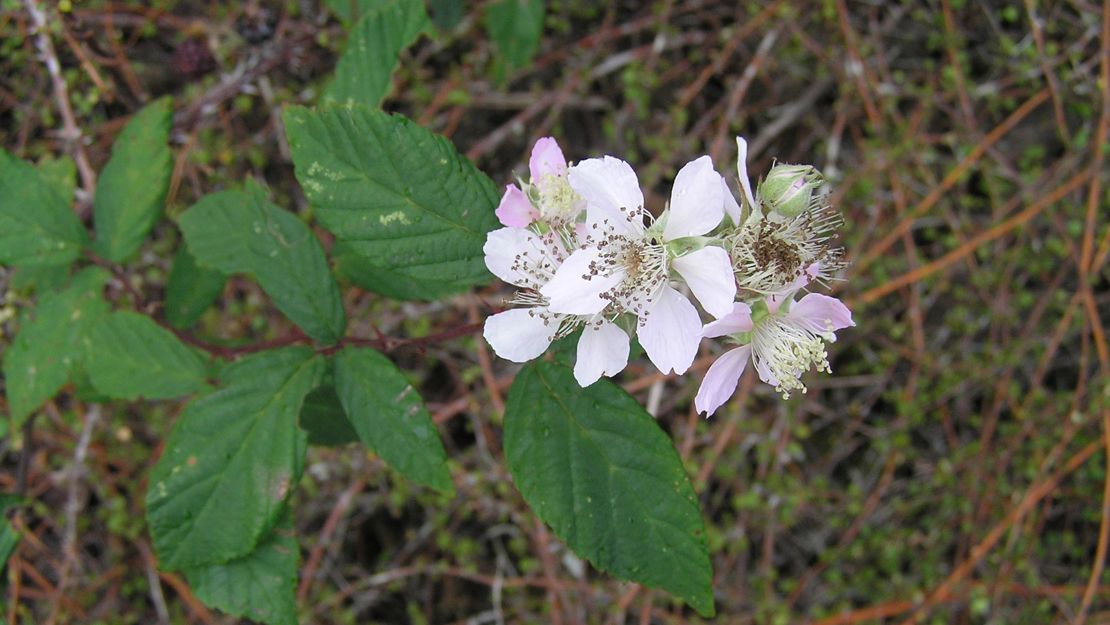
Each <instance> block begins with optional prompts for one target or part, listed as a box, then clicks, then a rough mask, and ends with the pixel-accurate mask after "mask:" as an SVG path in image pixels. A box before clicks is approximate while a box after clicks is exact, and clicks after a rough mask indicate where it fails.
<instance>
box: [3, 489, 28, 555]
mask: <svg viewBox="0 0 1110 625" xmlns="http://www.w3.org/2000/svg"><path fill="white" fill-rule="evenodd" d="M24 503H25V501H24V500H23V498H22V497H18V496H16V495H0V571H3V570H4V565H5V564H7V562H8V558H9V557H11V555H12V553H13V552H14V551H15V547H16V545H18V544H19V532H17V531H16V530H15V527H13V526H12V524H11V523H9V522H8V520H7V514H8V508H12V507H15V506H21V505H23V504H24Z"/></svg>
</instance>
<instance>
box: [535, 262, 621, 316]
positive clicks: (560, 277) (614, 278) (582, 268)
mask: <svg viewBox="0 0 1110 625" xmlns="http://www.w3.org/2000/svg"><path fill="white" fill-rule="evenodd" d="M600 255H601V252H600V251H599V250H598V249H597V248H596V247H585V248H582V249H580V250H576V251H575V252H574V253H573V254H571V255H570V256H568V257H567V259H566V260H565V261H563V264H562V265H560V266H559V269H558V271H556V272H555V277H553V278H551V281H550V282H548V283H547V284H545V285H543V288H541V289H540V293H541V294H542V295H543V296H544V297H546V298H548V301H549V304H548V308H549V309H550V310H551V311H552V312H557V313H566V314H571V315H593V314H597V313H599V312H601V310H602V309H603V308H605V305H606V304H608V303H609V301H608V300H605V299H602V298H601V297H600V296H601V294H602V293H604V292H606V291H608V290H609V289H611V288H613V287H615V286H617V285H618V284H620V283H621V281H622V280H624V271H612V272H611V273H610V274H609V275H594V274H593V273H592V270H591V267H590V265H591V264H595V263H598V262H600V261H599V260H598V258H599V256H600ZM593 270H596V267H594V268H593Z"/></svg>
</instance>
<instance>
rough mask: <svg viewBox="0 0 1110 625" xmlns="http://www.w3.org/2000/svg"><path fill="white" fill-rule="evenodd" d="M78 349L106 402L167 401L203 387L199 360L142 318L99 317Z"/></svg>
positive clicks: (118, 314)
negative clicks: (112, 399)
mask: <svg viewBox="0 0 1110 625" xmlns="http://www.w3.org/2000/svg"><path fill="white" fill-rule="evenodd" d="M84 344H85V365H86V366H85V369H86V371H87V372H88V374H89V379H90V380H91V381H92V384H93V386H94V387H95V388H96V390H98V391H100V392H101V393H103V394H104V395H106V396H108V397H111V398H114V399H136V398H138V397H145V398H146V399H169V398H171V397H180V396H182V395H188V394H189V393H192V392H194V391H196V390H199V389H200V388H201V387H202V386H204V372H205V364H204V359H202V358H201V357H200V356H199V355H198V354H197V353H196V352H195V351H193V350H191V349H189V348H188V347H186V346H185V345H184V344H183V343H182V342H181V341H180V340H178V338H177V337H176V336H174V335H173V333H172V332H170V331H169V330H166V329H165V328H162V327H160V326H159V325H158V324H156V323H154V321H153V320H152V319H151V318H150V317H147V316H146V315H141V314H139V313H134V312H130V311H121V312H114V313H111V314H109V315H105V316H104V317H103V318H101V319H100V320H98V321H97V322H96V323H94V324H93V325H92V326H91V328H90V329H89V331H88V333H87V334H86V336H85V340H84Z"/></svg>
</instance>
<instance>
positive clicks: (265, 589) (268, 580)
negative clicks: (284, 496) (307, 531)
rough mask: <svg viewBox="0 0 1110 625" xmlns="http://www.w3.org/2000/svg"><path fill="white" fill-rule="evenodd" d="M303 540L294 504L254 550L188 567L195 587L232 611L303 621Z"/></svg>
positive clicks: (287, 623) (280, 623) (278, 622)
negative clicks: (299, 541)
mask: <svg viewBox="0 0 1110 625" xmlns="http://www.w3.org/2000/svg"><path fill="white" fill-rule="evenodd" d="M299 555H300V554H299V551H298V548H297V540H296V538H295V537H294V533H293V523H292V521H291V520H290V514H289V511H288V509H286V510H285V512H284V513H282V515H281V517H280V520H279V521H278V524H277V526H276V527H275V528H274V529H273V530H272V531H271V532H270V533H269V534H267V535H266V536H264V537H263V538H262V539H261V540H260V541H259V543H258V546H257V547H255V548H254V550H253V551H251V552H250V553H248V554H246V555H244V556H241V557H239V558H235V559H234V560H231V561H228V562H226V563H221V564H210V565H208V566H203V567H198V568H192V569H186V571H185V576H186V577H187V578H188V579H189V585H190V586H191V587H192V589H193V592H194V593H196V595H197V597H198V598H200V600H201V601H203V602H204V603H205V604H207V605H209V606H212V607H214V608H217V609H219V610H223V611H224V612H227V613H228V614H230V615H232V616H237V617H242V618H248V619H251V620H252V621H258V622H260V623H268V624H269V625H297V603H296V594H295V593H296V586H297V560H298V556H299Z"/></svg>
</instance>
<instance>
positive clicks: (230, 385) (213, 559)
mask: <svg viewBox="0 0 1110 625" xmlns="http://www.w3.org/2000/svg"><path fill="white" fill-rule="evenodd" d="M324 365H325V361H324V359H323V357H320V356H316V355H314V353H313V351H312V349H310V348H308V347H287V348H283V349H277V350H272V351H266V352H261V353H258V354H255V355H253V356H250V357H248V358H244V359H243V360H240V361H239V362H236V363H234V364H232V365H230V366H228V367H227V368H226V369H224V371H223V373H222V375H221V383H222V387H221V388H220V389H219V390H217V391H216V392H214V393H212V394H210V395H206V396H204V397H201V398H200V399H197V400H196V401H194V402H193V403H191V404H189V406H188V407H187V408H186V409H185V411H184V412H183V413H182V415H181V418H180V419H179V420H178V422H177V425H176V426H175V427H174V429H173V431H172V432H171V433H170V436H169V438H168V439H167V441H166V450H165V453H164V455H163V456H162V458H161V459H160V460H159V461H158V464H157V465H156V466H155V467H154V470H153V471H152V472H151V476H150V487H149V489H148V490H147V495H146V510H147V521H148V523H149V525H150V530H151V536H152V537H153V540H154V547H155V550H156V551H157V552H158V556H159V560H160V562H161V563H162V566H163V567H165V568H167V569H171V570H172V569H184V568H195V567H198V566H203V565H209V564H220V563H225V562H229V561H231V560H234V559H236V558H240V557H243V556H245V555H247V554H249V553H250V552H251V551H253V550H254V548H255V546H256V545H257V544H258V543H259V540H260V539H261V538H263V537H264V536H265V534H266V533H267V532H269V531H270V529H271V528H273V527H274V524H275V523H276V522H277V520H278V516H279V513H280V512H281V510H282V507H283V504H284V502H285V500H286V497H287V496H288V495H289V493H290V491H291V490H292V489H293V486H294V485H295V484H296V482H297V480H299V479H300V475H301V470H302V468H303V465H304V453H305V449H306V446H307V442H306V440H305V433H304V432H303V431H301V429H300V428H298V427H297V415H298V414H299V413H300V411H301V403H302V402H303V401H304V398H305V395H308V393H309V392H310V391H311V390H312V389H314V388H315V387H316V386H317V384H319V382H320V377H321V375H322V374H323V371H324Z"/></svg>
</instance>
